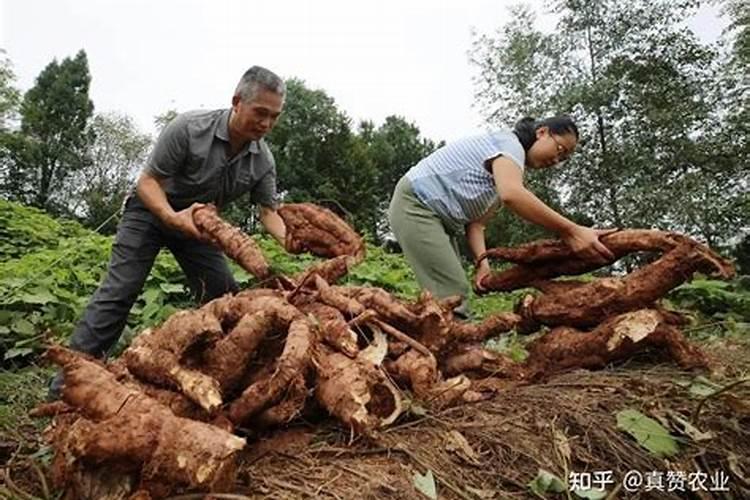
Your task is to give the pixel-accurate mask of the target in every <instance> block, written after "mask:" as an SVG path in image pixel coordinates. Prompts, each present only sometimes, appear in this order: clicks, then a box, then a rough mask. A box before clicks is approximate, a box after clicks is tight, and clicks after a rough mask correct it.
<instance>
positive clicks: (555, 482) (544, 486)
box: [528, 469, 567, 498]
mask: <svg viewBox="0 0 750 500" xmlns="http://www.w3.org/2000/svg"><path fill="white" fill-rule="evenodd" d="M528 486H529V489H530V490H531V492H532V493H534V495H535V496H539V497H542V498H545V495H546V494H547V493H563V492H565V491H566V490H567V486H566V484H565V481H563V480H562V479H560V478H559V477H558V476H556V475H555V474H553V473H552V472H549V471H547V470H544V469H539V471H538V472H537V474H536V477H535V478H534V479H532V480H531V481H530V482H529V485H528Z"/></svg>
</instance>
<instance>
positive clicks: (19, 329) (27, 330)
mask: <svg viewBox="0 0 750 500" xmlns="http://www.w3.org/2000/svg"><path fill="white" fill-rule="evenodd" d="M10 328H11V330H13V331H14V332H16V333H20V334H21V335H25V336H27V337H30V336H32V335H34V334H35V333H36V327H35V326H34V324H33V323H31V322H30V321H27V320H25V319H23V318H19V319H17V320H15V321H14V322H13V324H12V325H11V327H10Z"/></svg>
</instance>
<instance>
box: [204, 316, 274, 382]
mask: <svg viewBox="0 0 750 500" xmlns="http://www.w3.org/2000/svg"><path fill="white" fill-rule="evenodd" d="M275 320H276V318H275V317H274V315H273V312H271V311H259V312H256V313H253V314H245V315H244V316H243V317H242V319H240V321H239V322H238V323H237V325H236V326H235V327H234V328H233V329H232V331H231V332H229V334H228V335H227V336H226V337H224V338H222V339H221V340H220V341H218V342H217V343H216V344H215V345H214V346H213V347H212V348H211V349H209V350H208V352H206V354H205V356H204V363H203V365H202V368H201V371H202V372H203V373H205V374H206V375H208V376H209V377H211V378H212V379H214V380H216V381H217V382H218V383H219V385H220V387H221V392H222V394H227V393H228V392H230V391H231V390H233V389H234V388H235V387H236V385H237V383H238V382H239V381H240V380H241V379H242V375H243V374H244V373H245V369H246V366H247V363H248V361H249V360H250V359H251V358H252V357H253V356H254V355H255V350H256V349H257V348H258V346H259V345H260V343H261V341H262V340H263V339H264V338H265V337H266V335H268V333H269V332H271V331H272V330H273V328H274V322H275Z"/></svg>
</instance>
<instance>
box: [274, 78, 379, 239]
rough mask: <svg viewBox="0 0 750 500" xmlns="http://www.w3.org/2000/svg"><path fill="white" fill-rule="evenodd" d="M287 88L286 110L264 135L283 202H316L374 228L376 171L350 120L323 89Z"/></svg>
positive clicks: (297, 84) (292, 83)
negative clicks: (274, 164) (274, 163)
mask: <svg viewBox="0 0 750 500" xmlns="http://www.w3.org/2000/svg"><path fill="white" fill-rule="evenodd" d="M286 85H287V97H286V103H285V105H284V112H283V113H282V115H281V118H280V120H279V123H278V124H277V125H276V127H275V128H274V129H273V131H272V132H271V133H270V134H269V137H268V142H269V144H270V146H271V149H272V150H273V153H274V157H275V159H276V165H277V171H278V187H279V192H280V193H281V195H282V196H283V198H284V201H287V202H299V201H311V202H315V203H320V204H323V205H325V206H328V207H329V208H332V209H334V211H337V212H339V214H341V215H344V216H348V217H349V219H350V222H352V223H354V224H355V226H357V228H358V229H360V230H364V231H367V230H372V228H373V226H374V209H373V207H374V206H375V205H376V200H375V196H376V194H375V190H374V187H373V186H374V184H375V180H376V173H375V167H374V164H373V162H372V161H371V160H370V159H369V158H368V157H367V154H366V148H364V147H363V144H361V143H360V142H359V140H358V139H357V138H356V137H355V136H354V134H352V131H351V126H350V119H349V117H347V116H346V114H344V113H343V112H342V111H340V110H339V109H338V107H337V106H336V103H335V102H334V100H333V99H332V98H331V97H330V96H328V95H327V94H326V93H325V92H324V91H322V90H312V89H309V88H307V87H306V86H305V84H304V82H302V81H301V80H298V79H290V80H288V81H287V82H286Z"/></svg>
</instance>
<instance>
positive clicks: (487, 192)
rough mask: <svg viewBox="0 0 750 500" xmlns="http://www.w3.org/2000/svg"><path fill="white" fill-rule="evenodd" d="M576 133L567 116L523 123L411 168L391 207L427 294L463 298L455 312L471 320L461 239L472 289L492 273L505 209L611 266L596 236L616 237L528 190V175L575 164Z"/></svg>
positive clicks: (463, 141) (451, 148) (447, 150)
mask: <svg viewBox="0 0 750 500" xmlns="http://www.w3.org/2000/svg"><path fill="white" fill-rule="evenodd" d="M577 144H578V128H577V127H576V125H575V123H573V121H572V120H571V119H570V117H568V116H555V117H553V118H548V119H546V120H542V121H539V122H536V121H534V120H533V119H532V118H524V119H522V120H521V121H519V122H518V123H517V124H516V126H515V128H514V129H513V130H512V131H510V130H503V131H497V132H488V133H484V134H481V135H477V136H473V137H467V138H465V139H461V140H458V141H456V142H454V143H451V144H448V145H446V146H443V147H442V148H440V149H438V150H437V151H435V152H433V153H432V154H430V155H429V156H427V157H426V158H424V159H423V160H422V161H420V162H419V163H418V164H417V165H415V166H414V167H412V168H411V169H410V170H409V171H408V172H407V173H406V175H404V176H403V177H402V178H401V180H400V181H399V182H398V184H397V185H396V188H395V190H394V193H393V198H392V199H391V204H390V207H389V208H388V219H389V221H390V224H391V229H392V230H393V233H394V235H395V237H396V239H397V240H398V242H399V244H400V245H401V248H402V250H403V252H404V255H405V256H406V260H407V261H408V262H409V265H410V266H411V267H412V269H413V270H414V272H415V274H416V276H417V281H418V282H419V284H420V286H422V288H425V289H427V290H429V291H430V292H432V293H433V294H434V295H435V296H437V297H439V298H442V297H447V296H450V295H461V296H463V297H464V302H463V304H462V305H461V306H460V307H459V308H458V309H457V310H456V313H457V314H458V315H459V316H464V317H466V316H468V308H467V302H466V298H467V297H468V294H469V282H468V280H467V279H466V274H465V272H464V269H463V267H462V266H461V260H460V258H459V254H458V245H457V237H458V236H460V235H461V234H465V235H466V239H467V240H468V244H469V248H470V249H471V252H472V254H473V255H474V259H475V263H476V265H477V270H476V275H475V278H474V286H475V287H476V289H477V290H480V291H481V290H482V287H481V280H482V278H484V277H485V276H487V274H489V272H490V266H489V263H488V262H487V260H486V259H484V260H483V261H482V262H476V259H477V257H479V256H480V255H481V254H483V253H484V252H485V250H486V247H485V241H484V228H485V225H486V223H487V221H488V220H489V219H490V218H491V217H492V216H493V215H494V214H495V212H496V211H497V209H498V207H499V206H500V204H502V205H504V206H506V207H507V208H509V209H510V210H512V211H513V212H515V213H516V214H518V215H519V216H521V217H523V218H524V219H526V220H527V221H529V222H533V223H534V224H538V225H540V226H542V227H544V228H546V229H548V230H550V231H553V232H555V233H557V234H558V235H559V236H560V238H561V239H562V240H563V241H565V242H566V243H567V244H568V245H569V246H570V247H571V249H572V250H573V251H575V252H576V254H578V255H580V256H581V257H584V258H588V259H593V260H596V261H599V262H602V263H604V262H606V261H607V260H610V259H613V258H614V256H613V255H612V253H611V252H610V251H609V249H607V247H605V246H604V245H603V244H602V243H601V242H600V241H599V236H602V235H604V234H607V233H609V232H611V231H612V230H596V229H591V228H588V227H584V226H580V225H578V224H576V223H574V222H573V221H571V220H570V219H568V218H566V217H564V216H562V215H560V214H558V213H557V212H555V211H554V210H552V209H551V208H550V207H548V206H547V205H546V204H544V202H542V201H541V200H540V199H539V198H537V197H536V196H535V195H534V194H533V193H531V191H529V190H527V189H526V188H525V187H524V185H523V172H524V169H525V168H526V167H529V168H547V167H551V166H553V165H556V164H558V163H560V162H563V161H565V160H567V159H568V158H570V155H571V154H573V151H574V150H575V148H576V145H577Z"/></svg>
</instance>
